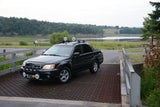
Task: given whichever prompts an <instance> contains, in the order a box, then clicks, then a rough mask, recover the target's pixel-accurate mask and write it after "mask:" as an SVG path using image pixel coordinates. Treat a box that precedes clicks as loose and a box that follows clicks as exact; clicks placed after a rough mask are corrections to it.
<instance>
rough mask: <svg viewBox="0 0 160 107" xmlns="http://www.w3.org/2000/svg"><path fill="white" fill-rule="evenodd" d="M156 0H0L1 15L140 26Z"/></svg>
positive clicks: (54, 20) (50, 20)
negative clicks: (151, 3)
mask: <svg viewBox="0 0 160 107" xmlns="http://www.w3.org/2000/svg"><path fill="white" fill-rule="evenodd" d="M149 1H159V0H0V16H4V17H18V18H20V17H22V18H28V19H37V20H40V21H42V20H43V21H49V22H64V23H79V24H94V25H108V26H116V25H118V26H128V27H142V26H143V21H144V19H143V18H144V17H147V16H148V15H147V14H148V13H151V12H152V10H153V9H154V8H153V7H152V6H151V5H150V4H149Z"/></svg>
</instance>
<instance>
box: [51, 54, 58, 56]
mask: <svg viewBox="0 0 160 107" xmlns="http://www.w3.org/2000/svg"><path fill="white" fill-rule="evenodd" d="M49 56H60V55H57V54H49Z"/></svg>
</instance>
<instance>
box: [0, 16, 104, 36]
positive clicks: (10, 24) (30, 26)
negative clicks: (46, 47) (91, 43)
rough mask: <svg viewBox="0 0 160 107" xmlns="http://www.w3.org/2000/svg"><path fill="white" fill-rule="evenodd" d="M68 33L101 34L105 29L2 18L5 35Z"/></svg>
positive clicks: (0, 18)
mask: <svg viewBox="0 0 160 107" xmlns="http://www.w3.org/2000/svg"><path fill="white" fill-rule="evenodd" d="M64 31H68V32H69V33H70V34H74V35H75V34H78V33H80V34H94V35H96V34H101V35H103V29H101V28H98V27H91V26H89V25H81V24H65V23H53V22H52V23H51V22H47V21H37V20H29V19H27V18H15V17H10V18H6V17H0V32H1V33H3V34H4V35H5V34H6V33H11V35H14V34H16V35H37V34H42V35H47V34H52V33H53V32H64Z"/></svg>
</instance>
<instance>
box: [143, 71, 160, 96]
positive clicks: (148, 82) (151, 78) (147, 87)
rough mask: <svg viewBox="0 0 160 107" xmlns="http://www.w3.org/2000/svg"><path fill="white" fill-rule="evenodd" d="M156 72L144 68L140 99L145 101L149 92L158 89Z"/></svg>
mask: <svg viewBox="0 0 160 107" xmlns="http://www.w3.org/2000/svg"><path fill="white" fill-rule="evenodd" d="M156 74H157V72H156V71H154V69H153V68H145V70H144V72H143V76H142V79H141V97H142V99H146V98H147V97H148V96H149V94H150V91H151V90H154V89H155V88H156V87H158V80H157V78H156Z"/></svg>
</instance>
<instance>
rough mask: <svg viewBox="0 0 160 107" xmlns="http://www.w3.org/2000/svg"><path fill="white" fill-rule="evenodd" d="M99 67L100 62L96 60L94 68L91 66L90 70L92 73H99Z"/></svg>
mask: <svg viewBox="0 0 160 107" xmlns="http://www.w3.org/2000/svg"><path fill="white" fill-rule="evenodd" d="M98 68H99V65H98V62H97V61H94V63H93V66H92V68H90V72H91V73H97V71H98Z"/></svg>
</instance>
